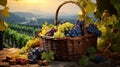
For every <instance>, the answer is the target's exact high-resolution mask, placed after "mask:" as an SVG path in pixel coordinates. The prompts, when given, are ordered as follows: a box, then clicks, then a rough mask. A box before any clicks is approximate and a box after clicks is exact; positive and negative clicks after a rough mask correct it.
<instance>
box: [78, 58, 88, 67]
mask: <svg viewBox="0 0 120 67" xmlns="http://www.w3.org/2000/svg"><path fill="white" fill-rule="evenodd" d="M88 61H89V57H87V56H83V57H82V58H81V59H80V60H79V64H80V66H84V65H86V64H87V63H88Z"/></svg>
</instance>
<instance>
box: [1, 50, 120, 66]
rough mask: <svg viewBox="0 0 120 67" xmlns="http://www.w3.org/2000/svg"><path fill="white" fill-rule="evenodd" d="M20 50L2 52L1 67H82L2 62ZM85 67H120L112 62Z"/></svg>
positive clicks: (65, 63) (53, 62)
mask: <svg viewBox="0 0 120 67" xmlns="http://www.w3.org/2000/svg"><path fill="white" fill-rule="evenodd" d="M18 50H19V49H16V48H10V49H4V50H2V51H0V67H80V66H79V65H78V64H77V63H76V62H60V61H52V62H51V63H49V65H48V66H41V65H39V64H37V63H36V64H26V65H9V63H8V62H3V61H2V60H3V59H5V58H6V56H7V55H12V54H14V53H15V52H17V51H18ZM85 67H120V66H119V65H117V66H115V65H114V62H113V61H112V62H111V61H109V60H108V61H105V62H103V63H99V64H95V63H92V62H89V63H88V65H86V66H85Z"/></svg>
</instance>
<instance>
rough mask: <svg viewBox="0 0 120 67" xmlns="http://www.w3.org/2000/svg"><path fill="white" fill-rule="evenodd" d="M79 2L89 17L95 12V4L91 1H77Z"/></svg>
mask: <svg viewBox="0 0 120 67" xmlns="http://www.w3.org/2000/svg"><path fill="white" fill-rule="evenodd" d="M77 2H78V4H80V5H81V6H82V7H83V8H84V9H85V11H86V13H87V15H89V14H90V13H92V12H93V11H94V10H95V7H96V6H95V3H93V2H92V1H91V0H77Z"/></svg>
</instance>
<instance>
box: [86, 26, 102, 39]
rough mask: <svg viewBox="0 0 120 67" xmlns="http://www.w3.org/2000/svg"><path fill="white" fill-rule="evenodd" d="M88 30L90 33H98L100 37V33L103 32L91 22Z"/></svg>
mask: <svg viewBox="0 0 120 67" xmlns="http://www.w3.org/2000/svg"><path fill="white" fill-rule="evenodd" d="M87 32H88V33H90V34H96V35H97V36H98V37H100V35H101V34H102V33H101V31H100V30H99V29H98V28H97V26H96V25H94V24H89V26H88V27H87Z"/></svg>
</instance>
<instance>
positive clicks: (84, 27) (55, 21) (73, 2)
mask: <svg viewBox="0 0 120 67" xmlns="http://www.w3.org/2000/svg"><path fill="white" fill-rule="evenodd" d="M67 3H72V4H75V5H77V6H78V7H79V8H80V9H81V11H82V17H83V26H82V29H83V35H84V34H87V32H86V23H85V22H86V12H85V10H84V8H83V7H82V6H81V5H80V4H78V3H77V2H76V1H65V2H64V3H62V4H61V5H59V7H58V8H57V10H56V14H55V20H54V24H55V25H58V24H59V22H58V13H59V10H60V8H61V7H62V6H63V5H65V4H67Z"/></svg>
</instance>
